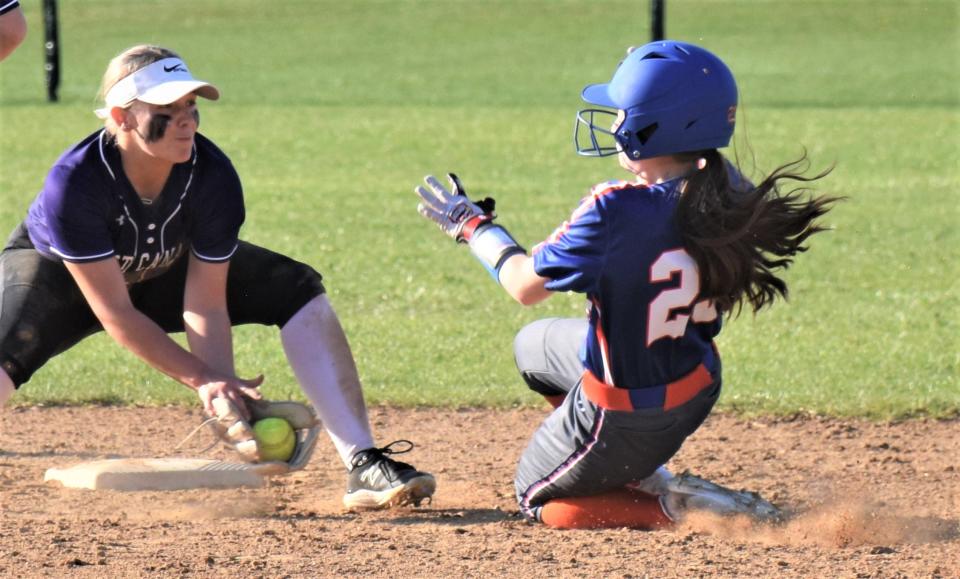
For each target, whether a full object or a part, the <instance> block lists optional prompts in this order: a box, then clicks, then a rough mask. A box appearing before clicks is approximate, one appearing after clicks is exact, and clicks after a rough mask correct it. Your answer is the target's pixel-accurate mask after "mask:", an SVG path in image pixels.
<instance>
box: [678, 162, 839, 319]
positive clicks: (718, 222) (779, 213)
mask: <svg viewBox="0 0 960 579" xmlns="http://www.w3.org/2000/svg"><path fill="white" fill-rule="evenodd" d="M678 157H679V158H681V159H682V160H694V159H704V160H706V166H705V167H704V168H703V169H701V170H699V171H697V172H696V173H694V174H693V175H692V176H690V177H689V178H688V179H687V180H686V182H685V183H684V185H683V188H682V191H683V193H682V194H681V196H680V200H679V203H678V206H677V210H676V214H675V216H676V220H677V225H678V227H679V229H680V232H681V235H682V237H683V241H684V245H685V247H686V249H687V251H688V252H689V253H690V255H691V256H692V257H693V259H694V260H695V261H696V262H697V267H698V269H699V272H700V297H701V298H702V299H709V300H712V301H713V303H714V304H715V305H716V306H717V307H718V308H719V309H720V310H721V311H723V312H726V313H728V314H732V313H733V312H734V310H736V312H737V313H738V314H739V313H740V311H741V310H742V309H743V305H744V302H747V303H749V304H750V307H752V309H753V311H754V312H757V311H759V310H760V309H761V308H763V307H764V306H768V305H770V304H772V303H773V302H774V300H775V299H776V298H777V296H778V295H779V296H782V297H784V298H786V297H787V284H786V282H785V281H783V279H781V278H780V277H778V276H777V273H779V271H778V270H782V269H786V268H788V267H789V266H790V264H791V263H793V257H794V256H795V255H796V254H798V253H801V252H804V251H806V250H807V247H806V246H805V245H803V243H804V242H805V241H806V240H807V238H808V237H810V236H811V235H813V234H815V233H819V232H820V231H824V230H825V229H826V228H825V227H822V226H820V225H819V224H818V223H817V222H816V220H817V219H818V218H819V217H822V216H823V215H824V214H825V213H826V212H827V211H829V210H830V208H831V206H832V204H833V203H835V202H836V201H839V200H840V198H838V197H827V196H819V197H814V196H812V195H810V194H809V193H810V190H809V189H808V188H807V187H804V186H803V184H805V183H810V182H812V181H816V180H817V179H821V178H823V177H825V176H826V175H828V174H829V173H830V171H831V170H832V167H831V168H828V169H826V170H824V171H822V172H820V173H818V174H816V175H813V176H809V177H808V176H806V175H805V173H806V172H807V171H808V170H809V168H810V162H809V160H808V159H807V155H806V153H804V154H803V156H801V157H800V158H799V159H797V160H795V161H791V162H789V163H786V164H784V165H781V166H780V167H778V168H776V169H775V170H774V171H773V172H772V173H770V174H769V175H767V177H766V178H764V179H763V181H761V182H760V183H759V184H758V185H756V186H752V185H750V184H749V183H747V182H746V180H745V179H744V180H743V182H742V183H737V182H735V181H734V182H732V181H731V178H730V173H729V172H728V163H727V161H726V160H725V159H724V158H723V156H722V155H721V154H720V152H719V151H717V150H716V149H711V150H708V151H699V152H696V153H684V154H682V155H678ZM788 182H795V183H799V184H800V185H798V186H797V187H794V188H792V189H790V190H788V191H785V192H784V191H783V190H782V188H783V187H784V186H785V185H786V184H787V183H788Z"/></svg>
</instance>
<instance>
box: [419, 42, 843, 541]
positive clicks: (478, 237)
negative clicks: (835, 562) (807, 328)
mask: <svg viewBox="0 0 960 579" xmlns="http://www.w3.org/2000/svg"><path fill="white" fill-rule="evenodd" d="M582 96H583V98H584V100H586V101H587V102H588V103H591V104H594V105H598V106H599V107H603V108H593V109H586V110H582V111H580V112H579V113H578V115H577V125H576V131H575V137H574V140H575V142H576V144H577V150H578V152H579V153H580V154H582V155H586V156H598V157H599V156H607V155H617V156H618V158H619V162H620V166H621V167H622V168H623V169H625V170H626V171H627V172H629V173H631V174H632V176H633V179H631V180H630V181H610V182H606V183H601V184H599V185H596V186H595V187H593V189H592V190H591V191H590V193H589V195H588V196H587V197H585V198H584V199H583V200H582V201H581V203H580V205H579V207H577V208H576V210H575V211H574V212H573V214H572V216H571V217H570V218H569V220H568V221H566V222H564V223H563V224H562V225H561V226H560V227H558V228H557V229H556V231H555V232H554V233H553V234H552V235H551V236H550V237H549V238H548V239H547V240H545V241H544V242H542V243H540V244H539V245H537V246H536V247H534V248H533V251H532V252H531V255H528V254H527V252H526V251H525V250H524V249H523V248H522V247H520V245H519V244H518V243H517V242H516V241H515V240H514V239H513V238H512V237H511V236H510V234H509V233H508V232H507V230H506V229H504V228H503V227H502V226H500V225H497V224H494V223H493V219H494V217H495V215H494V213H493V210H492V209H493V208H492V201H491V200H489V199H488V200H485V202H480V203H474V202H471V201H470V200H469V199H468V198H467V197H466V194H465V193H464V191H463V188H462V186H461V185H460V182H459V180H458V179H457V178H456V177H455V176H453V175H451V176H450V180H451V184H452V191H448V190H447V188H446V187H445V186H444V185H443V184H441V183H440V182H439V181H437V180H436V179H435V178H434V177H432V176H428V177H427V178H426V184H427V187H418V188H417V193H418V194H419V195H420V197H421V204H420V207H419V210H420V212H421V214H423V215H424V216H425V217H427V218H429V219H431V220H433V221H435V222H436V223H437V224H438V225H440V227H441V229H442V230H444V231H445V232H446V233H447V234H449V235H450V236H452V237H454V238H455V239H456V240H457V241H460V242H464V243H467V244H469V247H470V249H471V251H472V252H473V254H474V255H475V256H476V257H477V258H478V259H479V260H480V261H481V262H482V263H483V264H484V266H485V267H486V268H487V269H488V270H489V271H490V273H491V274H492V275H493V276H494V277H495V278H496V279H497V281H498V282H499V283H500V285H502V286H503V288H504V289H505V290H506V291H507V293H509V294H510V295H511V296H512V297H514V298H515V299H516V300H517V301H519V302H520V303H522V304H524V305H530V304H536V303H538V302H540V301H542V300H544V299H546V298H548V297H550V296H551V295H552V294H553V292H569V291H573V292H578V293H582V294H584V295H585V296H586V298H587V300H588V302H589V315H588V317H587V319H547V320H541V321H538V322H534V323H533V324H530V325H529V326H527V327H525V328H523V329H522V330H521V331H520V333H519V334H518V335H517V338H516V341H515V357H516V361H517V366H518V368H519V370H520V373H521V376H522V377H523V379H524V381H525V382H526V383H527V385H528V386H529V387H530V388H531V389H533V390H535V391H536V392H539V393H540V394H542V395H543V396H545V397H546V398H547V399H548V400H549V401H551V403H552V404H553V405H554V406H555V408H556V409H555V410H554V411H553V413H552V414H551V415H550V416H549V417H548V418H547V419H546V420H545V421H544V423H543V424H542V425H541V426H540V428H539V429H538V430H537V432H536V433H535V434H534V436H533V439H532V440H531V441H530V443H529V445H528V446H527V449H526V450H525V451H524V453H523V455H522V457H521V458H520V463H519V466H518V468H517V474H516V481H515V484H516V492H517V499H518V502H519V506H520V510H521V512H522V513H523V514H524V515H525V516H526V517H528V518H529V519H532V520H538V521H542V522H544V523H546V524H548V525H551V526H555V527H562V528H572V527H576V528H587V527H620V526H633V527H644V528H651V527H657V526H663V525H669V524H670V523H671V522H672V521H676V520H679V519H681V518H682V517H683V516H684V515H685V513H687V512H689V511H690V510H693V509H706V510H708V511H711V512H714V513H719V514H737V513H743V514H747V515H749V516H752V517H754V518H756V519H759V520H775V519H777V518H778V517H779V511H778V509H777V508H776V507H775V506H773V505H772V504H770V503H769V502H767V501H765V500H763V499H761V498H760V497H759V496H758V495H756V494H754V493H747V492H736V491H732V490H730V489H727V488H724V487H722V486H720V485H716V484H714V483H711V482H709V481H706V480H704V479H701V478H698V477H694V476H692V475H687V474H685V475H681V476H673V475H672V474H671V473H670V472H669V471H667V470H666V469H665V468H664V467H663V465H664V464H665V463H666V462H667V461H668V460H669V459H670V458H671V457H672V456H673V455H674V454H675V453H676V452H677V451H678V450H679V449H680V447H681V445H682V444H683V442H684V440H685V439H686V438H687V437H688V436H690V435H691V434H692V433H693V432H694V431H695V430H697V428H698V427H699V426H700V425H701V423H702V422H703V421H704V419H705V418H706V417H707V415H708V414H709V413H710V411H711V409H712V408H713V406H714V403H715V402H716V401H717V398H718V397H719V395H720V390H721V382H722V380H721V365H720V355H719V353H718V351H717V348H716V347H715V345H714V342H713V339H714V337H715V336H716V335H717V334H718V333H719V331H720V326H721V318H722V317H723V315H725V314H730V313H735V312H738V311H739V310H740V309H741V307H742V306H744V305H746V306H748V307H750V308H752V309H753V310H755V311H756V310H759V309H761V308H763V307H764V306H767V305H769V304H771V303H772V302H773V301H774V300H775V298H776V297H777V296H778V295H780V296H785V295H786V293H787V287H786V284H785V283H784V281H783V280H782V279H780V278H779V277H777V273H778V270H780V269H783V268H786V267H787V266H788V265H789V264H790V263H791V261H792V258H793V256H794V255H795V254H797V253H798V252H801V251H803V250H804V246H803V243H804V242H805V240H806V239H807V238H808V237H809V236H810V235H812V234H814V233H816V232H818V231H820V230H821V229H822V228H821V227H819V226H818V225H817V224H816V223H815V220H816V219H817V218H819V217H820V216H822V215H823V214H824V213H825V212H826V211H827V210H828V208H829V206H830V204H831V202H832V201H833V200H832V199H830V198H825V197H819V198H813V199H808V198H805V196H804V195H803V194H802V193H800V192H796V191H788V192H785V191H783V190H782V189H783V187H784V186H785V185H787V184H788V183H790V182H802V183H805V182H807V181H812V180H815V179H818V178H820V177H822V176H824V174H825V173H824V174H819V175H815V176H813V177H805V176H804V175H803V169H804V168H805V166H806V160H805V159H800V160H799V161H796V162H793V163H788V164H786V165H784V166H782V167H780V168H779V169H777V170H776V171H774V172H773V173H772V174H770V175H769V176H767V177H766V178H764V179H763V180H762V181H760V183H759V184H758V185H753V184H752V183H750V182H749V181H748V180H747V179H745V178H744V177H742V175H741V174H740V172H739V171H738V170H737V169H736V168H735V167H734V166H733V165H732V164H731V163H729V162H728V161H727V160H726V159H725V158H724V157H723V155H722V154H721V153H720V152H719V151H718V149H719V148H721V147H725V146H727V145H728V144H729V142H730V139H731V137H732V135H733V131H734V122H735V118H736V109H737V87H736V83H735V81H734V78H733V75H732V74H731V72H730V70H729V69H728V68H727V66H726V65H725V64H724V63H723V62H722V61H721V60H720V59H719V58H717V57H716V56H715V55H713V54H711V53H710V52H708V51H706V50H704V49H702V48H700V47H697V46H693V45H691V44H685V43H681V42H672V41H664V42H656V43H651V44H648V45H646V46H643V47H641V48H639V49H637V50H634V51H632V52H630V53H629V55H628V56H627V57H626V59H625V60H623V61H622V62H621V64H620V65H619V67H618V68H617V70H616V72H615V74H614V76H613V79H612V80H611V82H609V83H606V84H597V85H590V86H588V87H586V88H585V89H584V91H583V95H582Z"/></svg>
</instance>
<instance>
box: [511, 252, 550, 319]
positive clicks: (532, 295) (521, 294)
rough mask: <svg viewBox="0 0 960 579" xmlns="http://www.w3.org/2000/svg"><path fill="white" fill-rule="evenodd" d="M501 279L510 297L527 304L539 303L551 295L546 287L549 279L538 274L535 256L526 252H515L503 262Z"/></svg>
mask: <svg viewBox="0 0 960 579" xmlns="http://www.w3.org/2000/svg"><path fill="white" fill-rule="evenodd" d="M499 281H500V285H501V286H503V289H504V290H505V291H506V292H507V293H508V294H510V297H512V298H513V299H515V300H517V301H518V302H520V303H521V304H523V305H525V306H530V305H534V304H538V303H540V302H542V301H543V300H545V299H547V298H548V297H550V295H551V292H550V290H548V289H547V288H546V283H547V279H546V278H544V277H540V276H539V275H537V272H536V271H534V269H533V258H532V257H530V256H528V255H527V254H525V253H517V254H514V255H512V256H510V257H509V258H507V260H506V261H504V262H503V264H502V265H501V266H500V271H499Z"/></svg>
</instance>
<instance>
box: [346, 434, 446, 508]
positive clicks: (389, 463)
mask: <svg viewBox="0 0 960 579" xmlns="http://www.w3.org/2000/svg"><path fill="white" fill-rule="evenodd" d="M395 445H401V446H400V450H395V449H394V448H393V447H394V446H395ZM412 449H413V443H412V442H410V441H409V440H397V441H394V442H391V443H390V444H388V445H387V446H384V447H383V448H368V449H366V450H361V451H360V452H358V453H357V454H355V455H353V460H351V461H350V463H351V467H352V468H351V469H350V478H349V481H348V483H347V494H345V495H343V504H344V505H345V506H346V507H347V508H348V509H382V508H386V507H397V506H402V505H414V506H419V505H420V503H421V502H423V500H424V499H429V498H430V497H431V496H433V492H434V490H436V488H437V481H436V480H435V479H434V478H433V475H431V474H429V473H425V472H420V471H418V470H417V469H415V468H413V467H412V466H410V465H409V464H407V463H405V462H399V461H396V460H393V459H392V458H389V457H387V455H388V454H403V453H405V452H410V450H412Z"/></svg>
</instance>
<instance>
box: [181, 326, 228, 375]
mask: <svg viewBox="0 0 960 579" xmlns="http://www.w3.org/2000/svg"><path fill="white" fill-rule="evenodd" d="M183 325H184V329H185V330H186V334H187V343H188V344H190V352H191V353H192V354H193V355H194V356H196V357H197V358H199V359H200V360H202V361H203V362H204V363H205V364H206V365H207V366H209V367H210V368H213V369H215V370H218V371H220V372H222V373H225V374H229V375H233V374H234V359H233V333H232V328H231V325H230V316H229V315H228V314H227V312H226V310H213V311H189V310H188V311H184V312H183Z"/></svg>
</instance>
